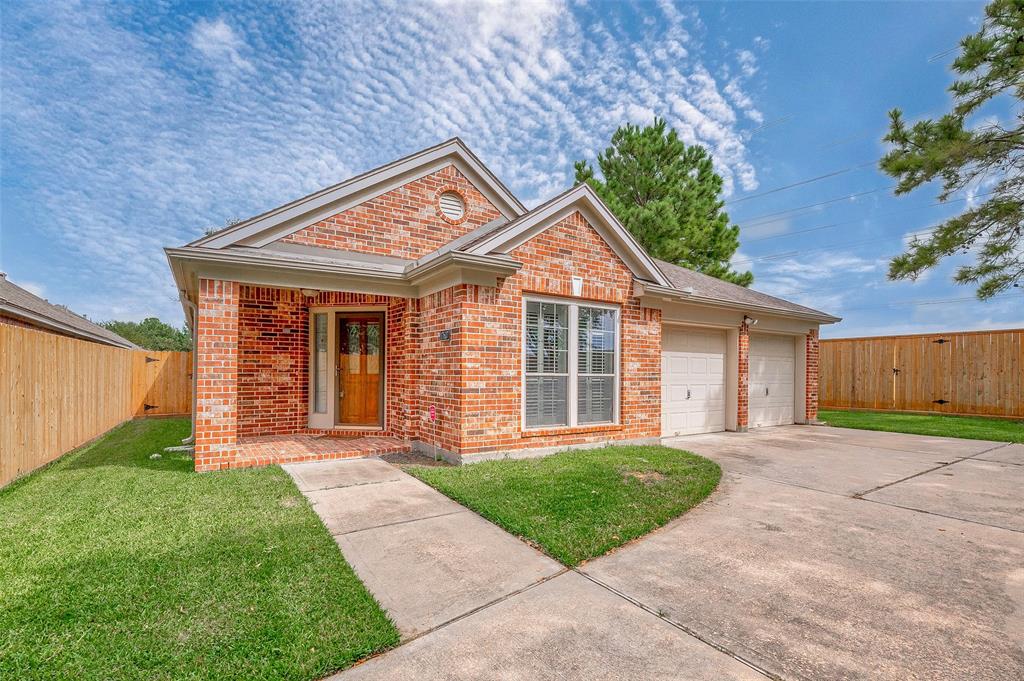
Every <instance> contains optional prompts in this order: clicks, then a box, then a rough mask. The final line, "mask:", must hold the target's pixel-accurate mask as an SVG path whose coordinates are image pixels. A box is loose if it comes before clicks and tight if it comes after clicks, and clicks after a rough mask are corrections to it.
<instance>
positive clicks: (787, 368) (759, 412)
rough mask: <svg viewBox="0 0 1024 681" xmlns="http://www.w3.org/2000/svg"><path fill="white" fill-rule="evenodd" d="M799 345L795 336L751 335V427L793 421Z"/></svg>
mask: <svg viewBox="0 0 1024 681" xmlns="http://www.w3.org/2000/svg"><path fill="white" fill-rule="evenodd" d="M795 365H796V345H795V343H794V340H793V338H792V337H791V336H769V335H765V334H751V335H750V402H749V408H750V419H749V423H750V425H751V427H755V428H756V427H757V426H781V425H785V424H787V423H793V375H794V374H793V371H794V367H795Z"/></svg>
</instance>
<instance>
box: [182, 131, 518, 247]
mask: <svg viewBox="0 0 1024 681" xmlns="http://www.w3.org/2000/svg"><path fill="white" fill-rule="evenodd" d="M447 165H454V166H455V167H456V168H457V169H458V170H459V172H461V173H462V174H463V175H465V176H466V177H467V178H468V179H469V180H470V182H472V183H473V185H474V186H476V188H477V189H478V190H479V191H480V193H482V194H483V195H484V196H485V197H487V199H488V200H489V201H490V202H491V203H493V204H494V206H495V207H496V208H497V209H498V210H499V211H500V212H501V214H502V215H504V216H505V217H506V218H507V219H509V220H513V219H515V218H517V217H519V216H520V215H523V214H524V213H526V207H525V206H523V204H522V203H520V202H519V199H517V198H516V197H515V195H514V194H512V192H511V191H509V189H508V188H507V187H505V185H503V184H502V183H501V181H500V180H498V178H497V177H496V176H495V175H494V174H493V173H491V171H490V170H488V168H487V166H485V165H484V164H483V163H481V162H480V159H478V158H477V157H476V156H475V155H474V154H473V152H471V151H470V150H469V148H468V147H466V145H465V144H464V143H463V142H462V140H460V139H459V138H458V137H455V138H453V139H450V140H448V141H447V142H442V143H441V144H439V145H437V146H434V147H431V148H429V149H424V150H423V151H420V152H417V153H415V154H413V155H411V156H407V157H405V158H402V159H399V160H397V161H394V162H393V163H389V164H387V165H384V166H381V167H379V168H376V169H374V170H371V171H369V172H366V173H363V174H362V175H357V176H356V177H353V178H351V179H349V180H346V181H345V182H342V183H341V184H337V185H334V186H333V187H328V188H326V189H322V190H321V191H319V192H316V193H314V194H310V195H309V196H306V197H303V198H301V199H298V200H296V201H292V202H291V203H286V204H285V205H283V206H280V207H278V208H275V209H273V210H271V211H269V212H267V213H263V214H262V215H257V216H255V217H253V218H250V219H248V220H245V221H243V222H240V223H238V224H237V225H233V226H232V227H229V228H228V229H225V230H221V231H219V232H217V233H215V234H211V235H209V236H206V237H203V238H201V239H197V240H196V241H193V242H192V243H190V244H189V245H190V246H203V247H205V248H217V249H220V248H225V247H227V246H232V245H236V244H241V245H246V246H255V247H260V246H264V245H266V244H268V243H271V242H273V241H276V240H277V239H280V238H281V237H283V236H286V235H288V234H291V233H293V232H296V231H298V230H300V229H302V228H304V227H308V226H309V225H312V224H316V223H317V222H319V221H320V220H323V219H325V218H327V217H330V216H331V215H336V214H337V213H340V212H342V211H344V210H347V209H348V208H351V207H352V206H355V205H358V204H360V203H363V202H365V201H368V200H370V199H372V198H374V197H375V196H379V195H381V194H384V193H386V192H388V191H391V190H392V189H395V188H397V187H400V186H401V185H403V184H406V183H407V182H410V181H412V180H415V179H417V178H420V177H423V176H425V175H429V174H430V173H433V172H437V171H438V170H440V169H441V168H443V167H445V166H447Z"/></svg>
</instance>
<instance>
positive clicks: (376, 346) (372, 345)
mask: <svg viewBox="0 0 1024 681" xmlns="http://www.w3.org/2000/svg"><path fill="white" fill-rule="evenodd" d="M366 373H368V374H379V373H380V323H379V322H368V323H367V325H366Z"/></svg>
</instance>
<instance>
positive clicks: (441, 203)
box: [437, 191, 466, 222]
mask: <svg viewBox="0 0 1024 681" xmlns="http://www.w3.org/2000/svg"><path fill="white" fill-rule="evenodd" d="M437 207H438V209H439V210H440V211H441V215H443V216H444V217H445V219H446V220H448V222H461V221H462V219H463V218H464V217H466V201H465V199H463V198H462V195H461V194H459V193H458V192H456V191H446V192H442V193H441V195H440V196H438V197H437Z"/></svg>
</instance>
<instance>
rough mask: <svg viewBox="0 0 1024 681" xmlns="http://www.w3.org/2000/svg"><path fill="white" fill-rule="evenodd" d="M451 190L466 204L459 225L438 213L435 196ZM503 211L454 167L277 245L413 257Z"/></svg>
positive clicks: (360, 206)
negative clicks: (458, 194) (297, 245)
mask: <svg viewBox="0 0 1024 681" xmlns="http://www.w3.org/2000/svg"><path fill="white" fill-rule="evenodd" d="M449 189H453V190H455V191H457V192H459V193H460V194H461V195H462V197H463V199H464V200H465V203H466V214H465V216H464V218H463V220H462V221H460V222H459V223H457V224H453V223H451V222H450V221H449V220H448V219H447V218H446V217H445V216H443V215H442V214H441V212H440V210H438V204H437V197H438V196H439V195H440V194H441V193H443V192H444V191H447V190H449ZM500 216H501V213H500V212H498V209H497V208H495V207H494V206H493V205H492V204H491V202H490V201H488V200H487V198H486V197H484V195H483V194H481V193H480V191H479V190H478V189H477V188H476V187H474V186H473V185H472V184H471V183H470V182H469V180H467V179H466V177H465V176H464V175H463V174H462V173H460V172H459V171H458V169H456V168H455V166H454V165H449V166H445V167H444V168H442V169H441V170H439V171H437V172H435V173H432V174H430V175H426V176H424V177H422V178H420V179H418V180H413V181H411V182H409V183H407V184H404V185H402V186H401V187H399V188H397V189H393V190H391V191H390V192H387V193H385V194H381V195H380V196H378V197H376V198H373V199H371V200H369V201H366V202H364V203H361V204H360V205H358V206H355V207H353V208H349V209H348V210H346V211H344V212H342V213H339V214H337V215H334V216H332V217H329V218H327V219H326V220H322V221H321V222H318V223H316V224H315V225H310V226H309V227H306V228H304V229H301V230H299V231H298V232H295V233H294V234H290V235H289V236H286V237H284V238H283V239H282V240H281V241H284V242H287V243H295V244H305V245H307V246H321V247H324V248H337V249H341V250H348V251H359V252H361V253H372V254H375V255H388V256H393V257H396V258H406V259H411V260H412V259H416V258H419V257H422V256H424V255H426V254H427V253H430V252H431V251H434V250H437V249H438V248H440V247H441V246H443V245H445V244H446V243H448V242H449V241H452V240H453V239H456V238H458V237H460V236H462V235H463V234H466V233H468V232H471V231H472V230H474V229H476V228H477V227H479V226H480V225H483V224H485V223H488V222H490V221H491V220H493V219H495V218H497V217H500Z"/></svg>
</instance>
